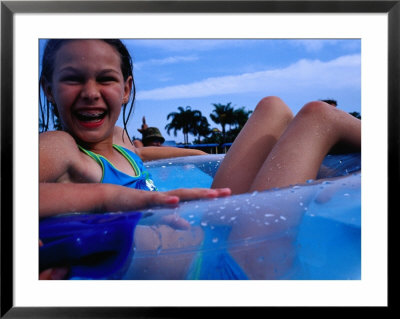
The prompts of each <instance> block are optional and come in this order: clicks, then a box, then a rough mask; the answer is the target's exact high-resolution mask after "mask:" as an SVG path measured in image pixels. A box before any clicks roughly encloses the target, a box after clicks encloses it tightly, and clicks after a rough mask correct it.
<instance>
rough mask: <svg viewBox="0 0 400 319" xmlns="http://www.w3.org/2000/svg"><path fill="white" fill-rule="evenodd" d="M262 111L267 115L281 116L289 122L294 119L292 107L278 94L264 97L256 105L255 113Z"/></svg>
mask: <svg viewBox="0 0 400 319" xmlns="http://www.w3.org/2000/svg"><path fill="white" fill-rule="evenodd" d="M256 112H257V113H261V114H264V115H265V116H273V117H275V118H281V119H284V120H287V121H288V122H289V121H291V120H292V119H293V113H292V111H291V109H290V108H289V107H288V106H287V105H286V103H285V102H283V101H282V100H281V99H280V98H279V97H277V96H267V97H264V98H263V99H262V100H261V101H260V102H259V103H258V104H257V106H256V108H255V110H254V113H256Z"/></svg>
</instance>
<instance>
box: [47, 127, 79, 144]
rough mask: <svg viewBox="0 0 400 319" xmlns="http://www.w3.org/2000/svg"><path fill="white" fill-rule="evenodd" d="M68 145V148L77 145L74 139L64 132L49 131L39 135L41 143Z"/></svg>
mask: <svg viewBox="0 0 400 319" xmlns="http://www.w3.org/2000/svg"><path fill="white" fill-rule="evenodd" d="M61 142H63V143H66V144H67V146H68V145H69V146H71V145H76V142H75V140H74V138H73V137H72V136H71V135H70V134H69V133H67V132H64V131H48V132H43V133H40V134H39V143H40V144H41V143H45V144H51V143H61Z"/></svg>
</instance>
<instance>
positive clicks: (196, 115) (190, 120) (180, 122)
mask: <svg viewBox="0 0 400 319" xmlns="http://www.w3.org/2000/svg"><path fill="white" fill-rule="evenodd" d="M178 110H179V112H172V113H169V114H168V116H167V120H169V119H170V118H172V121H171V122H170V123H168V124H167V125H166V126H165V129H166V130H167V132H168V134H169V132H170V131H171V130H174V136H176V132H177V131H180V130H182V132H183V137H184V143H185V144H189V133H191V134H193V135H197V134H198V126H199V123H201V121H202V117H203V116H202V114H201V112H200V111H198V110H192V108H191V107H190V106H186V108H183V107H182V106H179V107H178Z"/></svg>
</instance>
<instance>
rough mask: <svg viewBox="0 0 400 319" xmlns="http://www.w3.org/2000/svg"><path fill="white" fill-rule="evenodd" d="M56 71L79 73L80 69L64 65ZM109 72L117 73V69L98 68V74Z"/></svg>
mask: <svg viewBox="0 0 400 319" xmlns="http://www.w3.org/2000/svg"><path fill="white" fill-rule="evenodd" d="M58 72H59V73H62V72H78V73H80V72H81V70H80V69H79V68H76V67H73V66H66V67H64V68H61V69H60V70H59V71H58ZM110 72H111V73H119V71H117V70H115V69H103V70H100V72H98V74H104V73H110ZM121 73H122V72H121Z"/></svg>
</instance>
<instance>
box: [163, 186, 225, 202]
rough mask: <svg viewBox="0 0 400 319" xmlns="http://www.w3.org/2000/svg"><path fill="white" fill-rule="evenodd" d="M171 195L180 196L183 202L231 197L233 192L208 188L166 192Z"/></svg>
mask: <svg viewBox="0 0 400 319" xmlns="http://www.w3.org/2000/svg"><path fill="white" fill-rule="evenodd" d="M166 193H167V194H169V195H175V196H178V197H179V198H180V199H181V200H193V199H201V198H216V197H221V196H229V195H230V194H231V190H230V189H229V188H221V189H208V188H182V189H176V190H172V191H168V192H166Z"/></svg>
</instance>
